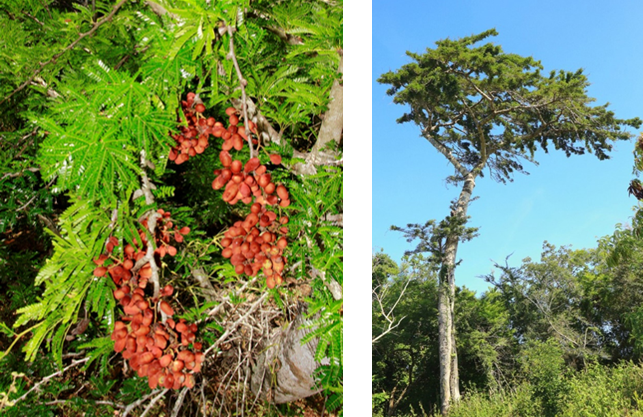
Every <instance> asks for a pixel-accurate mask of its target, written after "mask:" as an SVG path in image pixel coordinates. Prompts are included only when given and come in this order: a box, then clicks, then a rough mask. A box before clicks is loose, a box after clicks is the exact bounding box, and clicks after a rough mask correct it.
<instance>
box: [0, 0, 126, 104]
mask: <svg viewBox="0 0 643 417" xmlns="http://www.w3.org/2000/svg"><path fill="white" fill-rule="evenodd" d="M126 1H127V0H121V1H120V2H118V4H116V5H115V6H114V7H113V8H112V11H111V12H110V13H109V14H108V15H107V16H104V17H103V18H101V19H100V20H98V21H97V22H96V23H94V26H93V27H92V28H91V29H90V30H89V31H87V32H85V33H81V34H80V36H79V37H78V39H76V40H75V41H73V42H72V43H70V44H69V45H68V46H67V47H66V48H65V49H63V50H62V51H60V52H58V53H57V54H56V55H54V56H53V57H51V58H50V59H49V61H46V62H42V63H40V67H39V68H38V69H36V71H35V72H34V73H33V74H32V75H31V77H29V79H28V80H27V81H25V82H24V83H22V84H20V86H19V87H18V88H16V89H15V90H13V91H12V92H11V93H10V94H9V95H8V96H6V97H5V98H4V99H2V101H0V105H1V104H3V103H4V102H5V101H7V100H9V99H10V98H11V97H13V95H14V94H16V93H18V92H20V91H22V90H23V89H24V88H25V87H26V86H28V85H29V84H30V83H31V82H32V81H33V80H34V78H36V76H37V75H38V74H40V73H41V72H42V70H43V69H44V68H45V67H46V66H47V65H49V64H51V63H52V62H55V61H56V60H57V59H58V58H60V57H61V56H62V55H63V54H64V53H65V52H67V51H69V50H71V49H73V48H74V47H75V46H76V45H77V44H78V42H80V41H81V40H83V39H84V38H85V37H87V36H89V35H92V34H93V33H94V32H96V31H97V30H98V28H99V27H101V26H102V25H103V24H104V23H105V22H107V21H109V20H111V19H112V17H113V16H114V14H116V12H117V11H118V9H120V8H121V6H123V4H125V2H126Z"/></svg>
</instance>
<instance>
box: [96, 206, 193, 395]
mask: <svg viewBox="0 0 643 417" xmlns="http://www.w3.org/2000/svg"><path fill="white" fill-rule="evenodd" d="M158 213H159V214H160V217H159V218H158V219H157V223H156V229H155V236H154V240H155V243H156V249H155V251H154V254H155V257H158V259H159V260H160V259H161V258H163V257H164V256H165V255H166V254H169V255H171V256H174V255H176V248H175V247H174V246H172V245H170V239H171V238H172V237H173V238H174V240H175V241H176V242H182V241H183V235H186V234H188V233H189V232H190V229H189V228H188V227H183V228H181V229H179V228H178V227H176V226H175V225H174V224H173V223H172V220H171V219H170V213H168V212H165V211H163V210H162V209H159V210H158ZM142 224H143V226H144V227H147V221H146V220H144V221H143V222H142ZM139 238H140V239H141V242H142V245H141V246H142V247H141V248H138V246H139V245H138V241H135V242H134V246H132V245H129V244H127V245H126V246H125V248H124V250H123V257H122V259H121V258H118V257H116V256H115V255H114V254H113V250H114V248H115V247H116V246H118V244H119V242H118V239H116V238H115V237H113V236H112V237H110V238H109V241H108V243H107V246H106V249H107V254H103V255H101V256H100V257H99V258H98V259H96V260H94V262H95V263H96V264H97V265H98V267H97V268H96V269H95V270H94V275H96V276H98V277H102V276H104V275H105V274H106V273H109V275H110V276H111V278H112V280H113V281H114V283H115V284H116V285H117V286H118V288H117V289H116V290H114V298H116V300H118V301H119V303H120V304H121V306H123V311H124V313H125V315H124V316H122V317H121V319H120V320H119V321H117V322H116V323H115V324H114V331H113V332H112V336H111V338H112V340H114V342H115V344H114V350H115V351H116V352H123V358H125V359H128V360H129V364H130V366H131V368H132V369H133V370H135V371H137V373H138V375H139V376H140V377H148V384H149V386H150V388H152V389H154V388H156V387H157V386H163V387H165V388H173V389H179V388H181V387H183V386H185V387H188V388H192V387H193V386H194V383H195V381H194V373H197V372H199V371H200V370H201V364H202V363H203V360H204V359H205V355H204V354H203V353H202V352H201V349H202V347H203V346H202V344H201V343H199V342H196V341H195V339H196V335H195V333H196V331H197V326H196V324H188V323H186V322H185V320H184V319H180V320H179V322H178V323H177V322H175V321H174V320H173V319H172V318H171V317H172V316H173V315H174V310H173V309H172V306H171V305H170V303H169V302H168V301H167V300H165V299H163V298H164V297H165V298H167V297H170V296H171V295H172V294H173V292H174V288H173V287H172V286H171V285H166V286H165V287H164V288H163V289H162V290H161V291H160V294H159V297H156V298H155V297H147V296H146V295H145V287H146V286H147V282H148V280H149V279H150V278H151V277H152V268H151V266H150V264H149V262H147V263H145V264H144V265H143V266H142V267H140V268H138V269H136V267H135V266H136V264H135V262H138V261H139V260H141V259H143V258H144V257H145V256H146V253H147V246H148V244H149V242H148V238H147V234H146V233H145V231H143V230H139ZM106 262H110V263H109V264H108V265H107V266H103V265H105V263H106ZM161 312H162V313H164V314H165V316H166V320H165V322H164V323H163V322H161V321H160V320H159V318H160V317H159V316H160V313H161ZM190 344H192V348H190Z"/></svg>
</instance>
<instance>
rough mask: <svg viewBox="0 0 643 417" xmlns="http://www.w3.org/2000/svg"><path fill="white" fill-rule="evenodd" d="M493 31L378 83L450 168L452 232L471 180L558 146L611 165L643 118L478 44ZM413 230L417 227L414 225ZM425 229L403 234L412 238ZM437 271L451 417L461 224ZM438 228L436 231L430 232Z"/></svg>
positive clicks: (503, 171)
mask: <svg viewBox="0 0 643 417" xmlns="http://www.w3.org/2000/svg"><path fill="white" fill-rule="evenodd" d="M497 34H498V33H497V32H496V30H495V29H491V30H488V31H485V32H483V33H481V34H478V35H473V36H469V37H465V38H462V39H458V40H449V39H446V40H441V41H438V42H436V45H437V47H436V48H435V49H430V48H427V51H426V53H425V54H416V53H411V52H407V55H408V56H409V57H411V58H412V59H413V62H411V63H409V64H406V65H404V66H402V68H400V69H399V70H397V71H389V72H387V73H386V74H383V75H382V76H381V77H380V78H379V79H378V82H380V83H383V84H389V85H391V88H390V89H389V90H388V91H387V93H388V94H389V95H391V96H394V99H393V101H394V102H395V103H397V104H403V105H407V106H409V107H410V111H408V112H406V113H404V115H403V116H402V117H400V118H399V119H398V120H397V121H398V123H405V122H414V123H416V124H417V125H418V126H419V127H420V129H421V136H422V137H423V138H424V139H426V140H427V141H428V142H429V143H430V144H431V145H432V146H433V147H435V149H437V150H438V151H439V152H440V153H441V154H442V155H444V157H445V158H447V160H448V161H449V162H450V163H451V165H453V168H454V169H455V172H454V175H452V176H450V177H449V178H448V181H449V182H450V183H453V184H455V185H461V186H462V188H461V191H460V195H459V197H458V199H457V200H456V201H455V202H454V203H453V205H452V210H451V215H450V216H449V218H448V219H449V220H448V221H447V222H446V225H447V226H449V225H454V224H455V225H460V226H461V225H464V224H465V223H466V220H467V209H468V207H469V203H470V201H471V196H472V193H473V189H474V187H475V181H476V178H477V177H478V176H483V170H484V169H485V168H487V169H488V170H489V174H490V176H491V177H492V178H493V179H494V180H496V181H499V182H503V183H505V182H506V181H507V180H509V181H511V180H512V178H511V176H512V174H513V172H514V171H518V172H523V173H524V170H523V165H522V164H523V162H524V161H525V160H527V161H531V162H535V161H534V159H533V158H534V153H535V151H536V148H537V147H538V146H541V147H542V148H543V149H544V150H545V151H546V152H547V150H548V147H549V146H550V145H551V144H553V145H554V147H555V149H560V150H562V151H564V152H565V154H566V155H567V156H570V155H572V154H583V153H585V152H586V151H589V152H593V153H594V154H595V155H596V156H597V157H598V158H599V159H601V160H602V159H607V158H608V155H607V153H608V152H609V151H610V150H611V148H612V144H611V142H612V141H615V140H620V139H629V138H630V137H631V135H630V133H628V132H626V131H624V130H623V129H622V128H623V127H625V126H633V127H639V126H640V124H641V121H640V120H639V119H638V118H635V119H629V120H624V119H617V118H616V117H615V116H614V113H613V112H611V111H609V110H607V106H608V105H607V104H605V105H602V106H590V104H591V103H592V102H593V101H594V99H592V98H590V97H588V95H587V91H586V90H587V87H588V85H589V83H588V81H587V78H586V77H585V75H584V74H583V72H582V70H580V69H579V70H578V71H576V72H568V71H559V72H556V71H552V72H551V73H550V74H549V75H543V74H541V70H543V66H542V65H541V64H540V61H536V60H534V59H533V58H531V57H522V56H519V55H516V54H507V53H504V52H503V50H502V48H501V47H500V46H498V45H494V44H492V43H487V44H484V45H481V46H474V45H475V44H477V43H478V42H480V41H482V40H484V39H486V38H488V37H489V36H495V35H497ZM414 226H415V227H414ZM421 227H422V226H419V225H409V229H406V230H403V231H406V232H409V233H411V235H412V233H413V231H414V228H415V229H417V228H420V229H421ZM438 229H439V232H440V234H442V237H443V241H442V242H440V244H439V245H437V248H438V249H439V254H440V261H441V269H440V273H439V277H440V289H439V297H438V299H439V301H438V303H439V306H438V314H439V320H438V321H439V339H440V387H441V394H440V402H441V408H442V413H443V414H447V412H448V409H449V403H450V401H451V400H453V401H458V399H459V397H460V392H459V387H458V385H459V384H458V363H457V352H456V349H455V343H454V341H455V339H454V338H455V333H454V329H453V300H454V293H455V275H454V273H455V266H456V254H457V249H458V243H459V242H460V241H461V240H462V234H463V233H466V231H465V229H463V228H462V227H446V228H440V227H438ZM434 231H436V230H434Z"/></svg>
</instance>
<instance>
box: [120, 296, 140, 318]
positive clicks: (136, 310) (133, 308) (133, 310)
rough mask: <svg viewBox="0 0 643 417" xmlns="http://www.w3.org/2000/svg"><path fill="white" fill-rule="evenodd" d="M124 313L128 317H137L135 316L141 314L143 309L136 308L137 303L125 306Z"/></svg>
mask: <svg viewBox="0 0 643 417" xmlns="http://www.w3.org/2000/svg"><path fill="white" fill-rule="evenodd" d="M123 298H125V297H123ZM123 311H124V312H125V314H127V315H128V316H133V315H135V314H138V313H140V312H141V309H139V308H138V307H137V306H136V303H129V304H128V305H126V306H124V307H123Z"/></svg>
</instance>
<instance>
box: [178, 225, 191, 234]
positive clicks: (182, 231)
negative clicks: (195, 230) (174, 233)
mask: <svg viewBox="0 0 643 417" xmlns="http://www.w3.org/2000/svg"><path fill="white" fill-rule="evenodd" d="M179 233H181V234H182V235H187V234H188V233H190V228H189V227H187V226H185V227H182V228H180V229H179Z"/></svg>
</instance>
